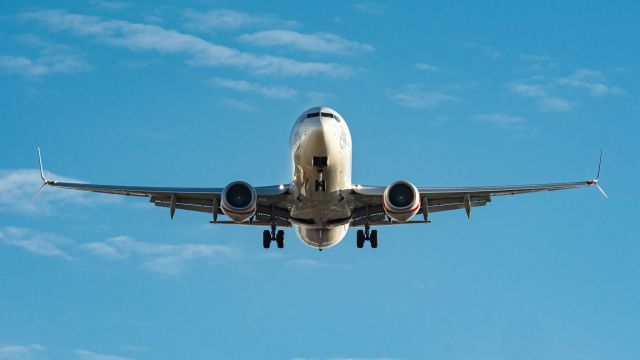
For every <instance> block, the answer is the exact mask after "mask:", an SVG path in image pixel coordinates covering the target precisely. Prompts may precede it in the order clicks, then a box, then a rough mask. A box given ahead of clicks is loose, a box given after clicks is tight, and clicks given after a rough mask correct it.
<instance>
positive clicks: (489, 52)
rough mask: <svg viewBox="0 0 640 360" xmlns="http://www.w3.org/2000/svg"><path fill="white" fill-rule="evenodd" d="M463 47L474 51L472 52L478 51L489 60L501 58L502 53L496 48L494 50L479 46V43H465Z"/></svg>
mask: <svg viewBox="0 0 640 360" xmlns="http://www.w3.org/2000/svg"><path fill="white" fill-rule="evenodd" d="M465 46H466V47H467V48H469V49H474V50H478V51H480V52H481V53H482V54H483V55H484V56H486V57H488V58H491V59H499V58H501V57H502V53H501V52H500V51H498V50H496V48H494V47H493V46H489V45H486V44H481V43H477V42H471V43H467V44H465Z"/></svg>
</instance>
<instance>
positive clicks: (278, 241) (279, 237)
mask: <svg viewBox="0 0 640 360" xmlns="http://www.w3.org/2000/svg"><path fill="white" fill-rule="evenodd" d="M276 244H277V245H278V249H282V248H283V247H284V230H278V233H277V234H276Z"/></svg>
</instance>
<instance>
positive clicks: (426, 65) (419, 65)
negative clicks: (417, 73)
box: [416, 63, 440, 72]
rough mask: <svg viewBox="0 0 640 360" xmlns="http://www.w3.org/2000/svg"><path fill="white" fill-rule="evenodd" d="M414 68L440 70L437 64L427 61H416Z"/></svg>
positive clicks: (430, 70) (429, 70)
mask: <svg viewBox="0 0 640 360" xmlns="http://www.w3.org/2000/svg"><path fill="white" fill-rule="evenodd" d="M416 69H418V70H422V71H428V72H438V71H439V70H440V69H439V68H438V67H437V66H435V65H431V64H427V63H417V64H416Z"/></svg>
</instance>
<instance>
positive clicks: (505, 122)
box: [472, 113, 526, 126]
mask: <svg viewBox="0 0 640 360" xmlns="http://www.w3.org/2000/svg"><path fill="white" fill-rule="evenodd" d="M472 118H473V119H475V120H476V121H480V122H486V123H491V124H495V125H500V126H511V125H518V124H522V123H524V122H526V120H525V119H524V118H522V117H520V116H514V115H509V114H505V113H493V114H481V115H474V116H473V117H472Z"/></svg>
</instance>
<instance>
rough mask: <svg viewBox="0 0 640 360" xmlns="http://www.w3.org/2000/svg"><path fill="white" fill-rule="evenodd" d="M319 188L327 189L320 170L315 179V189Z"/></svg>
mask: <svg viewBox="0 0 640 360" xmlns="http://www.w3.org/2000/svg"><path fill="white" fill-rule="evenodd" d="M319 190H322V191H323V192H324V191H326V190H327V182H326V181H324V177H323V174H322V170H318V178H317V179H316V191H319Z"/></svg>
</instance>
